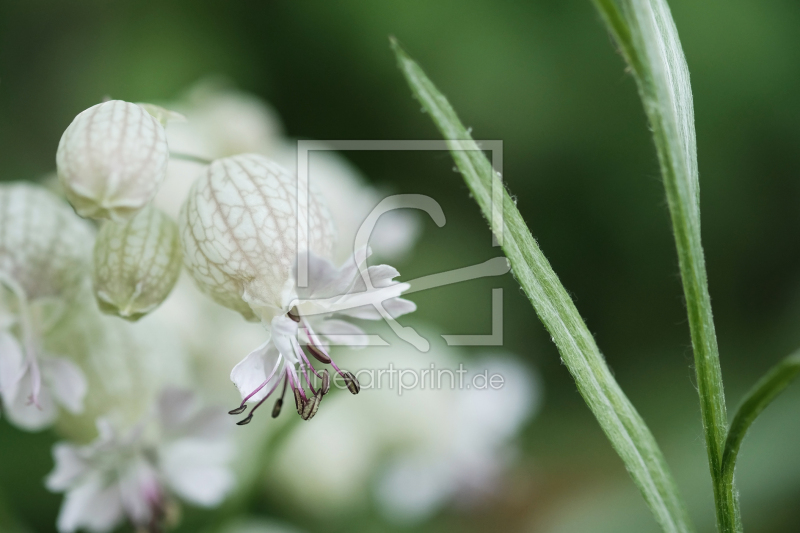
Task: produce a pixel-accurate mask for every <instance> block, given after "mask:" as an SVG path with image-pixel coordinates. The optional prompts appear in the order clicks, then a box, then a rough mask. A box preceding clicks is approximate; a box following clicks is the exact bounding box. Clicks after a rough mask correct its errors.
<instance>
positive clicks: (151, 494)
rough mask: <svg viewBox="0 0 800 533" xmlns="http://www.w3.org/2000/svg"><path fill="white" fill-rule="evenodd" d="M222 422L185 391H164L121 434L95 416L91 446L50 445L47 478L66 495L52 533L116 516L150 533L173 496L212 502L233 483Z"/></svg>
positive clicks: (114, 520) (91, 526) (98, 528)
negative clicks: (52, 466) (148, 411)
mask: <svg viewBox="0 0 800 533" xmlns="http://www.w3.org/2000/svg"><path fill="white" fill-rule="evenodd" d="M226 422H227V421H226V420H225V418H224V412H222V411H220V410H218V409H213V408H202V407H201V406H200V404H199V402H198V400H197V398H196V397H195V396H194V395H192V394H191V393H188V392H185V391H181V390H177V389H168V390H166V391H164V393H163V394H162V395H161V397H160V398H159V401H158V406H157V409H156V413H155V414H154V415H153V416H151V417H148V418H147V419H145V420H142V421H141V422H140V423H139V424H137V425H135V426H134V427H133V428H131V429H129V430H127V431H121V432H120V431H117V430H115V429H114V428H113V427H112V425H111V424H109V423H108V422H107V421H105V420H102V419H101V420H98V424H97V425H98V431H99V433H100V436H99V437H98V439H97V440H96V441H94V442H92V443H91V444H89V445H86V446H75V445H73V444H69V443H58V444H56V445H55V447H54V448H53V456H54V458H55V462H56V466H55V469H54V470H53V472H51V473H50V475H49V476H48V478H47V482H46V483H47V488H48V489H50V490H51V491H54V492H65V493H66V497H65V500H64V503H63V504H62V506H61V511H60V513H59V516H58V529H59V531H60V532H61V533H71V532H73V531H77V530H78V529H80V528H86V529H88V530H90V531H93V532H98V533H101V532H106V531H111V530H113V529H114V528H115V527H116V526H117V525H119V524H120V523H121V522H122V521H123V519H127V520H128V521H129V522H130V523H131V524H133V525H134V526H135V527H140V528H149V529H152V530H154V531H155V530H156V526H158V525H159V524H161V523H162V522H163V521H164V520H165V518H166V514H167V510H168V508H169V507H170V505H171V504H172V503H173V501H172V498H173V496H177V497H179V498H180V499H182V500H184V501H186V502H189V503H193V504H196V505H200V506H204V507H214V506H216V505H219V504H220V503H221V502H222V500H223V498H224V497H225V495H226V494H227V493H228V492H229V491H230V490H231V488H232V487H233V485H234V478H233V475H232V474H231V472H230V471H229V469H228V467H227V463H228V461H229V459H230V455H231V447H230V442H229V440H228V432H227V431H226V428H229V427H230V426H228V425H227V424H226ZM158 530H160V529H158Z"/></svg>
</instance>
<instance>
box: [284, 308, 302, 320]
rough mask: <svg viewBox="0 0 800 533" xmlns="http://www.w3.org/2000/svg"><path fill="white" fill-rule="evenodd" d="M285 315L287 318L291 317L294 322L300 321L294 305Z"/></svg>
mask: <svg viewBox="0 0 800 533" xmlns="http://www.w3.org/2000/svg"><path fill="white" fill-rule="evenodd" d="M286 316H288V317H289V318H291V319H292V320H294V321H295V322H300V313H299V312H298V311H297V308H296V307H292V308H291V309H290V310H289V312H288V313H286Z"/></svg>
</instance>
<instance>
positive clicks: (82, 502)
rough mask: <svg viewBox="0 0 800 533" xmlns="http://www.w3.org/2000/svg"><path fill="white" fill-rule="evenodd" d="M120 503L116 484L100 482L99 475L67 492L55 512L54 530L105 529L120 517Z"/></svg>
mask: <svg viewBox="0 0 800 533" xmlns="http://www.w3.org/2000/svg"><path fill="white" fill-rule="evenodd" d="M122 517H123V514H122V503H121V502H120V498H119V492H118V491H117V488H116V486H114V485H111V486H104V484H103V482H102V480H101V479H100V477H99V476H95V477H93V478H92V479H91V480H89V481H87V482H86V483H84V484H82V485H80V486H78V487H76V488H75V489H73V490H71V491H69V492H67V495H66V497H65V498H64V503H62V504H61V510H60V511H59V513H58V522H57V523H58V531H59V532H60V533H73V532H74V531H76V530H77V529H78V528H86V529H88V530H89V531H92V532H96V533H106V532H109V531H111V530H113V529H114V527H115V526H117V525H118V524H119V523H120V522H121V521H122Z"/></svg>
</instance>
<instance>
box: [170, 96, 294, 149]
mask: <svg viewBox="0 0 800 533" xmlns="http://www.w3.org/2000/svg"><path fill="white" fill-rule="evenodd" d="M170 108H174V109H175V110H177V111H179V112H180V113H181V114H182V115H184V116H185V117H186V122H183V123H177V124H174V125H170V128H169V130H168V131H167V137H168V139H169V145H170V147H171V148H172V149H173V150H175V151H176V152H180V153H185V154H193V155H199V156H202V157H206V158H209V159H217V158H221V157H228V156H232V155H238V154H245V153H258V154H263V155H270V154H271V153H272V147H274V146H275V145H276V144H277V143H279V142H280V139H281V138H282V137H283V126H282V125H281V121H280V119H279V118H278V115H277V113H276V112H275V111H274V110H273V109H272V108H271V107H270V106H269V105H267V104H266V103H265V102H264V101H263V100H260V99H259V98H257V97H255V96H253V95H251V94H247V93H245V92H241V91H237V90H235V89H232V88H230V87H228V86H226V85H225V84H224V83H219V82H218V81H215V80H208V81H202V82H200V83H198V84H197V85H195V86H194V87H193V88H192V89H191V90H190V91H189V92H188V93H187V95H186V96H185V97H184V98H182V99H181V100H180V101H177V102H174V103H173V104H170Z"/></svg>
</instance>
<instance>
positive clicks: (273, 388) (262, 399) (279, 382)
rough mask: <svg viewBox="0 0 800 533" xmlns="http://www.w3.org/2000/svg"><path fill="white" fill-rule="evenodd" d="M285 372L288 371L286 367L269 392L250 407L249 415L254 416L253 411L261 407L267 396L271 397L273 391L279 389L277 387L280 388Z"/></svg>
mask: <svg viewBox="0 0 800 533" xmlns="http://www.w3.org/2000/svg"><path fill="white" fill-rule="evenodd" d="M284 366H286V365H285V364H284ZM285 373H286V371H285V369H284V371H283V372H281V378H280V379H276V380H275V384H274V385H273V386H272V388H271V389H270V390H269V392H268V393H267V395H266V396H264V397H263V398H261V399H260V400H259V401H258V403H257V404H255V405H254V406H253V408H252V409H250V415H249V416H253V413H255V411H256V409H258V408H259V407H261V404H262V403H264V402H265V401H267V398H269V397H270V396H272V393H273V392H275V389H277V388H278V385H280V384H281V382H282V381H284V379H283V374H285ZM267 381H269V380H267ZM284 383H285V382H284ZM283 391H284V392H286V386H285V385H284V387H283Z"/></svg>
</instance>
